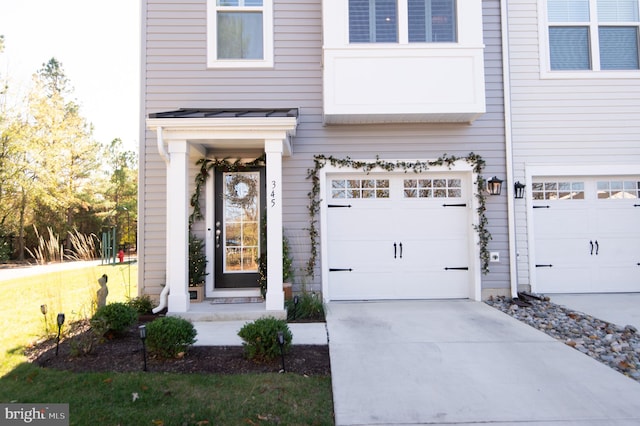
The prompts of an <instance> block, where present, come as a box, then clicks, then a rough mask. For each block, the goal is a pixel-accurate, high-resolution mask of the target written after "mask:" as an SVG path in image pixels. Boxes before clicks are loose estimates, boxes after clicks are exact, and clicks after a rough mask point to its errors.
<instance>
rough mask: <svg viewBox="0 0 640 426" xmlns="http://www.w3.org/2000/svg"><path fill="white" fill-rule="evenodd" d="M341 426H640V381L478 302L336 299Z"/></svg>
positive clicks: (332, 323)
mask: <svg viewBox="0 0 640 426" xmlns="http://www.w3.org/2000/svg"><path fill="white" fill-rule="evenodd" d="M327 328H328V333H329V350H330V355H331V371H332V382H333V395H334V409H335V419H336V424H337V425H393V424H403V425H415V424H476V423H500V424H521V423H525V424H534V425H638V424H640V383H638V382H636V381H634V380H632V379H629V378H627V377H625V376H623V375H622V374H620V373H618V372H616V371H614V370H612V369H611V368H609V367H607V366H605V365H603V364H601V363H599V362H597V361H595V360H593V359H592V358H590V357H588V356H586V355H583V354H581V353H579V352H578V351H576V350H573V349H571V348H570V347H568V346H566V345H565V344H563V343H560V342H558V341H556V340H554V339H553V338H551V337H549V336H547V335H545V334H544V333H542V332H539V331H537V330H535V329H533V328H532V327H529V326H527V325H525V324H523V323H521V322H519V321H517V320H515V319H513V318H511V317H510V316H508V315H506V314H504V313H502V312H500V311H498V310H496V309H494V308H492V307H490V306H488V305H486V304H484V303H481V302H473V301H466V300H465V301H390V302H360V303H347V302H344V303H341V302H331V303H329V304H328V306H327Z"/></svg>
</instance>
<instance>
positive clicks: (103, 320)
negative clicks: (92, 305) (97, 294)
mask: <svg viewBox="0 0 640 426" xmlns="http://www.w3.org/2000/svg"><path fill="white" fill-rule="evenodd" d="M137 320H138V312H137V311H136V310H135V309H134V308H132V307H131V306H129V305H127V304H126V303H121V302H116V303H109V304H108V305H105V306H102V307H100V308H98V310H97V311H96V313H95V314H94V315H93V317H92V318H91V326H92V327H96V328H99V329H104V328H106V329H107V330H111V331H113V332H115V333H121V332H123V331H125V330H126V329H127V328H129V327H131V326H132V325H133V324H135V322H136V321H137Z"/></svg>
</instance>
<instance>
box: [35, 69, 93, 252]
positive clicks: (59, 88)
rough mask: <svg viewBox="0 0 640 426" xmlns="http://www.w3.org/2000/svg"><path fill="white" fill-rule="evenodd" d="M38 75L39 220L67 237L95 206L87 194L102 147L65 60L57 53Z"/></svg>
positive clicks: (36, 122) (37, 207)
mask: <svg viewBox="0 0 640 426" xmlns="http://www.w3.org/2000/svg"><path fill="white" fill-rule="evenodd" d="M34 79H35V81H34V83H35V90H34V91H33V92H32V96H31V99H30V112H31V116H32V120H33V126H32V127H33V130H34V132H33V138H32V145H33V148H34V149H35V150H36V151H38V150H39V155H38V156H37V159H36V162H37V173H38V181H39V184H40V185H41V189H42V190H43V191H42V193H41V196H40V197H39V198H38V202H37V205H36V206H35V209H36V210H37V211H38V212H39V214H38V219H40V220H44V221H46V225H47V226H50V227H52V228H53V229H55V230H56V231H58V234H59V235H63V236H66V235H67V233H68V232H69V231H72V230H73V228H74V224H75V216H76V215H77V214H79V213H84V212H86V211H88V210H89V209H90V201H91V200H90V197H87V196H86V194H87V193H88V192H89V191H91V185H92V179H91V178H92V176H93V175H94V174H95V173H96V172H97V171H98V166H99V163H98V158H99V154H100V152H101V146H100V144H99V143H98V142H96V141H95V140H94V139H93V137H92V131H93V130H92V127H91V125H90V124H89V123H88V122H87V121H86V120H85V119H84V118H83V117H82V116H81V115H80V107H79V106H78V104H77V103H76V102H75V101H68V100H67V99H66V97H65V95H67V94H69V93H71V89H70V86H69V80H68V78H67V77H66V75H65V74H64V71H63V69H62V64H61V63H60V62H58V61H57V60H56V59H55V58H52V59H51V60H50V61H49V62H47V63H46V64H43V67H42V69H40V70H39V71H38V72H37V74H36V75H35V77H34ZM40 220H39V221H40ZM63 238H64V237H63ZM67 244H68V242H67ZM67 247H68V245H67Z"/></svg>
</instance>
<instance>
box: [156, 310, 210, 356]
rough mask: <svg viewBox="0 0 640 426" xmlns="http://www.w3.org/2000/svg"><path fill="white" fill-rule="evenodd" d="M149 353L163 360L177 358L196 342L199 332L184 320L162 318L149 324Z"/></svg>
mask: <svg viewBox="0 0 640 426" xmlns="http://www.w3.org/2000/svg"><path fill="white" fill-rule="evenodd" d="M146 327H147V344H148V345H149V351H150V352H152V353H155V354H157V355H159V356H161V357H163V358H176V357H178V356H179V355H180V354H181V353H184V352H186V351H187V349H189V346H190V345H192V344H194V343H195V341H196V335H197V333H198V332H197V331H196V329H195V328H194V327H193V324H191V322H189V321H187V320H186V319H184V318H178V317H162V318H158V319H156V320H154V321H151V322H150V323H148V324H147V326H146Z"/></svg>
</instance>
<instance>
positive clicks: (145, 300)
mask: <svg viewBox="0 0 640 426" xmlns="http://www.w3.org/2000/svg"><path fill="white" fill-rule="evenodd" d="M127 305H129V306H131V307H132V308H133V309H135V310H136V312H137V313H138V314H140V315H146V314H150V313H151V311H152V310H153V302H152V301H151V298H150V297H149V296H147V295H144V296H140V297H134V298H133V299H129V300H128V301H127Z"/></svg>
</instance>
